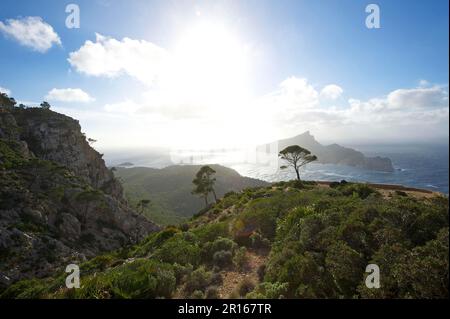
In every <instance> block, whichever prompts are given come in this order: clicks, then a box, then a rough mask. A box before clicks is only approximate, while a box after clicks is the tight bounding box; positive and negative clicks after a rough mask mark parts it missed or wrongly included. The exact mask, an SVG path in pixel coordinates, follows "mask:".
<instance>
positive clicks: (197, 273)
mask: <svg viewBox="0 0 450 319" xmlns="http://www.w3.org/2000/svg"><path fill="white" fill-rule="evenodd" d="M211 281H212V272H210V271H207V270H206V269H205V267H203V266H201V267H199V268H197V269H196V270H194V271H193V272H191V273H190V274H189V275H188V277H187V280H186V283H185V285H184V290H185V291H186V292H187V293H189V294H192V293H193V292H194V291H196V290H200V291H204V290H205V289H206V287H208V286H209V285H210V284H211Z"/></svg>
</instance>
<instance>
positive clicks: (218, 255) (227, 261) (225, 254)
mask: <svg viewBox="0 0 450 319" xmlns="http://www.w3.org/2000/svg"><path fill="white" fill-rule="evenodd" d="M213 262H214V264H215V265H216V266H219V267H221V268H225V267H228V266H230V265H231V264H232V263H233V254H232V253H231V251H229V250H219V251H217V252H215V253H214V256H213Z"/></svg>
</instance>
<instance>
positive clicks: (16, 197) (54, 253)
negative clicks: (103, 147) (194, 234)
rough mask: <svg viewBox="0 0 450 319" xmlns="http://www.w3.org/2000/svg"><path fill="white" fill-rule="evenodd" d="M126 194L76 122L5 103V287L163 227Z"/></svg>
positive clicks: (1, 148)
mask: <svg viewBox="0 0 450 319" xmlns="http://www.w3.org/2000/svg"><path fill="white" fill-rule="evenodd" d="M122 192H123V191H122V187H121V185H120V183H119V182H118V181H117V180H116V179H115V178H114V176H113V173H112V172H111V171H110V170H109V169H108V168H107V167H106V166H105V163H104V161H103V159H102V156H101V155H100V154H99V153H98V152H96V151H95V150H94V149H92V148H91V147H90V145H89V143H88V142H87V141H86V137H85V136H84V135H83V134H82V133H81V128H80V125H79V124H78V122H77V121H75V120H74V119H72V118H70V117H67V116H65V115H62V114H58V113H56V112H53V111H51V110H48V109H41V108H27V109H25V108H16V107H10V108H8V109H7V108H2V107H1V105H0V288H4V287H6V286H8V285H10V284H11V283H13V282H15V281H17V280H20V279H23V278H35V277H43V276H48V275H50V274H52V273H54V272H55V271H56V270H58V269H61V268H60V267H62V266H63V265H67V264H68V263H73V262H82V261H84V260H87V259H89V258H92V257H94V256H96V255H98V254H100V253H103V252H106V251H111V250H115V249H119V248H121V247H123V245H126V244H130V243H136V242H137V241H138V240H140V239H142V238H144V237H145V236H146V235H148V234H149V233H151V232H152V231H156V230H158V229H159V228H158V227H157V226H156V225H155V224H154V223H152V222H150V221H148V220H147V219H145V218H144V217H142V216H140V215H139V214H137V213H136V212H135V211H133V210H132V209H131V208H130V207H129V206H128V205H127V203H126V201H125V199H124V198H123V194H122Z"/></svg>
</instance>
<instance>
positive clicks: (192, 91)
mask: <svg viewBox="0 0 450 319" xmlns="http://www.w3.org/2000/svg"><path fill="white" fill-rule="evenodd" d="M246 51H247V50H246V47H245V45H244V44H243V43H241V42H240V41H239V39H238V37H237V36H236V35H235V34H233V33H232V32H230V31H229V30H228V29H227V28H226V27H225V26H224V25H220V24H216V23H212V22H202V23H198V24H196V25H194V26H193V27H191V28H188V29H187V30H185V31H183V32H182V33H181V35H180V38H179V42H178V44H177V46H176V48H175V52H174V55H173V58H174V59H173V61H174V63H173V65H172V66H171V72H170V74H171V75H170V76H169V79H168V80H169V81H170V83H168V85H169V86H170V87H171V89H172V91H173V92H177V94H180V96H181V97H182V98H184V99H187V100H188V101H190V102H195V103H202V104H206V105H209V106H211V107H214V106H219V105H220V104H223V103H228V102H230V99H233V100H237V99H242V98H243V96H244V95H246V94H247V87H248V85H247V83H246V82H247V78H248V76H247V72H248V61H247V52H246ZM172 75H173V76H172ZM185 102H186V101H185Z"/></svg>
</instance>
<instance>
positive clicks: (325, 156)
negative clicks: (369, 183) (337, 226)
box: [260, 131, 394, 172]
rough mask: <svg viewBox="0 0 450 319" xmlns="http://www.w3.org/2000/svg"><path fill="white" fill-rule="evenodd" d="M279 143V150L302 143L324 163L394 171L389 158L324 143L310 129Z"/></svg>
mask: <svg viewBox="0 0 450 319" xmlns="http://www.w3.org/2000/svg"><path fill="white" fill-rule="evenodd" d="M277 143H278V150H279V151H281V150H283V149H284V148H285V147H287V146H290V145H300V146H302V147H304V148H306V149H308V150H310V151H311V152H312V153H313V154H314V155H316V156H317V157H318V160H317V162H318V163H322V164H339V165H348V166H353V167H359V168H363V169H368V170H375V171H383V172H393V171H394V167H393V166H392V162H391V160H390V159H389V158H385V157H378V156H377V157H367V156H365V155H364V154H363V153H361V152H359V151H356V150H354V149H352V148H348V147H343V146H340V145H338V144H331V145H322V144H320V143H319V142H317V141H316V139H315V138H314V136H312V135H311V134H310V132H309V131H307V132H305V133H303V134H300V135H297V136H295V137H291V138H288V139H283V140H279V141H278V142H277ZM265 148H266V145H263V146H260V149H265Z"/></svg>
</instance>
